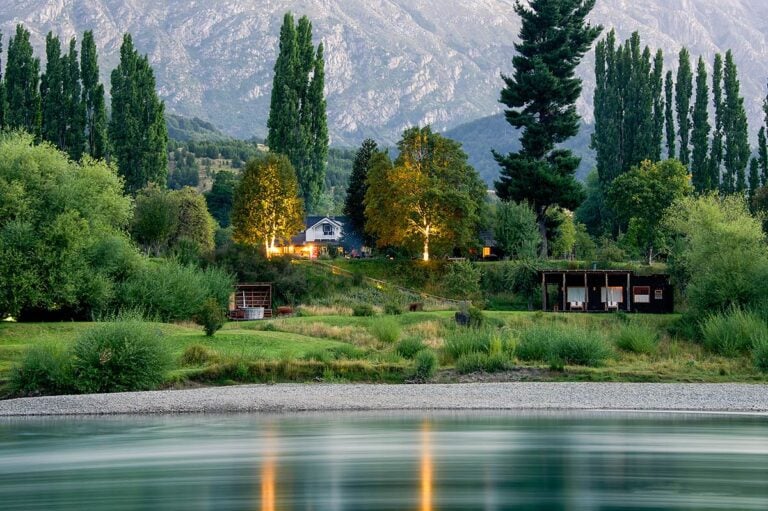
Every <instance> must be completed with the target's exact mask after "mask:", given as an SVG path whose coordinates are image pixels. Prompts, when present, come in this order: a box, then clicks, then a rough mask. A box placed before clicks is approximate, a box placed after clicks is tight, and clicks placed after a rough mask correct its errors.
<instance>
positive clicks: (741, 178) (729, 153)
mask: <svg viewBox="0 0 768 511" xmlns="http://www.w3.org/2000/svg"><path fill="white" fill-rule="evenodd" d="M723 92H724V94H725V103H724V109H723V112H724V118H723V131H724V133H725V157H724V164H725V176H726V178H727V179H726V180H725V184H724V189H723V192H724V193H734V192H740V193H741V192H744V191H745V190H746V189H747V182H746V175H745V174H746V169H747V165H749V157H750V153H751V151H750V148H749V138H748V137H749V135H748V130H749V127H748V125H747V113H746V111H745V109H744V98H743V97H741V93H740V85H739V78H738V70H737V68H736V63H735V62H734V60H733V53H732V52H731V51H730V50H729V51H728V52H727V53H726V54H725V70H724V73H723Z"/></svg>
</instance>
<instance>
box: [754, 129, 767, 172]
mask: <svg viewBox="0 0 768 511" xmlns="http://www.w3.org/2000/svg"><path fill="white" fill-rule="evenodd" d="M757 151H758V155H759V158H760V181H761V182H762V184H763V186H766V185H768V141H767V140H766V136H765V126H763V127H762V128H760V131H759V132H758V134H757Z"/></svg>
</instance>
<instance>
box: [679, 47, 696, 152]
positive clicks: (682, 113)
mask: <svg viewBox="0 0 768 511" xmlns="http://www.w3.org/2000/svg"><path fill="white" fill-rule="evenodd" d="M692 95H693V72H692V71H691V54H690V53H689V52H688V49H687V48H683V49H682V50H680V55H679V62H678V67H677V83H676V85H675V107H676V110H677V131H678V134H679V136H680V162H682V164H683V165H686V166H688V164H690V156H691V150H690V147H689V137H690V133H691V96H692Z"/></svg>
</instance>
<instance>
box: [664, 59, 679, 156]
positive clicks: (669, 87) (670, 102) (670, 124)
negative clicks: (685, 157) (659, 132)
mask: <svg viewBox="0 0 768 511" xmlns="http://www.w3.org/2000/svg"><path fill="white" fill-rule="evenodd" d="M674 88H675V82H674V79H673V78H672V71H667V77H666V79H665V80H664V99H665V101H664V117H665V123H664V124H665V128H666V135H667V158H669V159H672V158H675V157H676V156H677V151H676V149H675V148H676V146H677V144H676V138H677V131H675V114H674V108H675V97H674Z"/></svg>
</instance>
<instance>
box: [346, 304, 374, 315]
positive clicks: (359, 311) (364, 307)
mask: <svg viewBox="0 0 768 511" xmlns="http://www.w3.org/2000/svg"><path fill="white" fill-rule="evenodd" d="M352 315H353V316H357V317H368V316H375V315H376V311H374V310H373V307H371V306H370V305H368V304H367V303H361V304H358V305H355V306H354V307H353V308H352Z"/></svg>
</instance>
